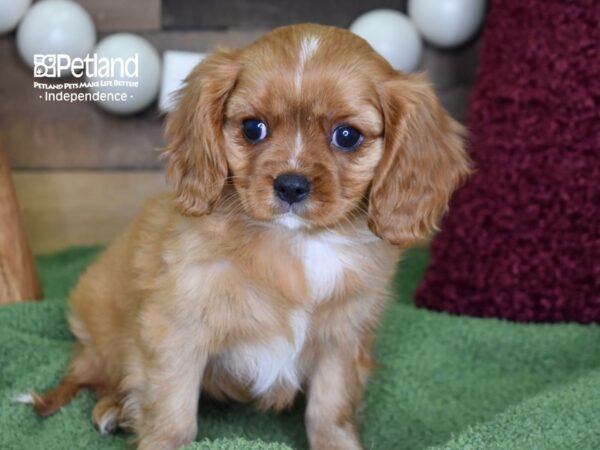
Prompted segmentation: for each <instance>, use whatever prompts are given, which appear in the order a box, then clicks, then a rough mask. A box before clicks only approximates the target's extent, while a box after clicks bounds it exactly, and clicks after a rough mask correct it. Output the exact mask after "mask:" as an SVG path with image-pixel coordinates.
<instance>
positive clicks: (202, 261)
mask: <svg viewBox="0 0 600 450" xmlns="http://www.w3.org/2000/svg"><path fill="white" fill-rule="evenodd" d="M462 134H463V130H462V128H461V126H459V125H458V124H457V123H456V122H455V121H454V120H452V119H451V118H450V117H449V116H448V114H447V113H446V112H445V111H444V110H443V109H442V107H441V106H440V105H439V103H438V101H437V100H436V98H435V96H434V93H433V91H432V89H431V87H430V86H429V85H428V84H427V83H426V82H425V80H424V79H423V77H421V76H420V75H407V74H404V73H401V72H397V71H395V70H393V69H392V68H391V67H390V65H389V64H388V63H387V62H386V61H385V60H384V59H383V58H381V57H380V56H379V55H378V54H377V53H375V52H374V51H373V49H372V48H371V47H370V46H369V45H368V44H367V43H366V42H365V41H363V40H362V39H360V38H359V37H357V36H356V35H354V34H352V33H350V32H348V31H345V30H341V29H337V28H332V27H326V26H319V25H298V26H290V27H284V28H279V29H276V30H274V31H272V32H270V33H268V34H266V35H265V36H264V37H262V38H261V39H259V40H258V41H256V42H255V43H254V44H252V45H250V46H249V47H247V48H245V49H243V50H220V51H217V52H216V53H214V54H213V55H212V56H210V57H208V58H207V59H205V60H204V61H203V62H202V63H201V64H199V65H198V66H197V67H196V68H195V69H194V70H193V72H192V73H191V74H190V75H189V77H188V78H187V80H186V85H185V87H184V88H183V90H182V91H181V94H180V98H179V102H178V107H177V109H176V111H175V112H173V113H172V114H171V116H170V117H169V119H168V123H167V128H166V135H167V139H168V144H167V146H166V149H165V150H164V155H166V156H167V157H168V178H169V179H170V181H171V182H172V184H173V185H174V191H175V192H174V193H173V194H169V195H163V196H160V197H158V198H155V199H153V200H151V201H150V202H149V203H148V204H147V205H146V206H145V208H144V209H143V211H142V212H141V214H140V215H139V216H138V217H137V219H136V220H135V221H134V223H133V224H132V225H131V226H130V227H129V229H127V230H126V231H125V232H124V234H122V235H121V236H120V237H119V238H118V239H117V240H116V241H115V242H113V243H112V245H110V247H108V248H107V249H106V251H104V253H103V254H102V255H101V256H100V257H99V259H98V260H97V261H96V262H95V263H94V264H93V265H91V266H90V267H89V269H88V270H87V271H86V272H85V274H84V275H83V276H82V277H81V279H80V281H79V284H78V285H77V287H76V288H75V289H74V291H73V293H72V295H71V300H70V306H71V311H70V316H69V323H70V328H71V331H72V332H73V334H74V335H75V337H76V338H77V348H76V351H75V354H74V357H73V360H72V362H71V365H70V367H69V370H68V372H67V373H66V375H65V377H64V379H63V381H62V382H61V384H60V385H59V386H58V387H57V388H56V389H55V390H53V391H50V392H48V393H46V394H43V395H39V396H38V395H35V394H32V395H31V401H32V403H33V406H34V408H35V410H36V411H37V412H38V413H39V414H41V415H43V416H46V415H49V414H52V413H53V412H55V411H56V410H57V409H58V408H59V407H60V406H61V405H64V404H65V403H67V402H68V401H69V400H70V399H71V398H72V397H73V396H74V395H75V394H76V393H77V392H78V391H79V390H80V389H81V388H82V387H86V388H90V389H92V390H94V391H95V393H96V395H97V403H96V405H95V407H94V410H93V412H92V419H93V421H94V423H95V424H96V425H97V427H98V428H99V429H100V431H101V432H112V431H114V430H116V429H117V428H123V429H126V430H131V431H133V432H134V433H136V434H137V437H138V440H137V443H138V448H139V449H143V450H150V449H156V450H158V449H160V450H164V449H176V448H178V447H180V446H182V445H184V444H187V443H189V442H190V441H192V440H194V438H195V437H196V433H197V409H198V398H199V395H200V392H201V391H202V392H203V393H204V394H206V395H209V396H211V397H215V398H217V399H230V400H236V401H240V402H252V403H254V404H255V405H256V406H258V407H259V408H261V409H263V408H264V409H266V408H274V409H276V410H280V409H282V408H285V407H287V406H289V405H291V404H292V402H293V400H294V397H295V396H296V394H297V393H298V392H299V391H304V392H306V395H307V400H308V404H307V409H306V426H307V432H308V437H309V442H310V446H311V448H312V449H323V450H324V449H327V450H332V449H344V450H349V449H360V448H361V444H360V441H359V437H358V434H357V429H356V425H355V413H356V410H357V407H358V406H359V403H360V401H361V395H362V392H363V389H364V386H365V383H366V381H367V376H368V374H369V371H370V369H371V367H372V365H373V364H372V360H371V356H370V350H371V343H372V340H373V328H374V326H375V325H376V323H377V320H378V318H379V316H380V315H381V313H382V310H383V308H384V306H385V303H386V301H387V298H388V288H389V285H390V280H391V279H392V275H393V273H394V269H395V267H396V263H397V262H398V259H399V256H400V252H401V249H402V248H404V247H406V246H408V245H411V244H413V243H415V242H416V241H419V240H422V239H423V238H424V237H426V236H427V234H428V233H429V232H430V231H431V230H432V229H433V228H434V227H435V225H436V222H437V220H438V219H439V217H440V215H441V214H442V213H443V212H444V211H445V209H446V207H447V204H448V200H449V198H450V196H451V194H452V192H453V191H454V190H455V188H456V187H457V186H458V184H459V182H460V181H461V179H462V178H463V177H464V176H466V175H467V174H468V172H469V162H468V158H467V155H466V153H465V151H464V149H463V139H462Z"/></svg>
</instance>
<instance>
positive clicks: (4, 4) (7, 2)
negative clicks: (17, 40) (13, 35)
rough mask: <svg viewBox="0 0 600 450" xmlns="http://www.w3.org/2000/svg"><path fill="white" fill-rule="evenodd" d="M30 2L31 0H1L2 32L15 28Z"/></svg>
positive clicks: (0, 27) (0, 32)
mask: <svg viewBox="0 0 600 450" xmlns="http://www.w3.org/2000/svg"><path fill="white" fill-rule="evenodd" d="M30 4H31V0H0V34H5V33H10V32H11V31H12V30H14V29H15V27H16V26H17V24H18V23H19V20H21V18H22V17H23V14H25V11H27V8H29V5H30Z"/></svg>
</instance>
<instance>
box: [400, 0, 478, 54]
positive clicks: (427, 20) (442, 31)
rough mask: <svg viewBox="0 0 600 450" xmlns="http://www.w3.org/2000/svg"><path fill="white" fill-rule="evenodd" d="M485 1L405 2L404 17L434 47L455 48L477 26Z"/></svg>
mask: <svg viewBox="0 0 600 450" xmlns="http://www.w3.org/2000/svg"><path fill="white" fill-rule="evenodd" d="M484 14H485V0H409V1H408V15H409V16H410V18H411V19H412V20H413V22H414V23H415V25H416V26H417V28H418V29H419V32H420V33H421V35H422V36H423V38H424V39H425V40H426V41H427V42H430V43H432V44H433V45H436V46H438V47H444V48H450V47H457V46H459V45H461V44H464V43H465V42H467V41H468V40H469V39H470V38H471V37H473V35H475V33H476V32H477V30H478V29H479V28H480V27H481V23H482V22H483V16H484Z"/></svg>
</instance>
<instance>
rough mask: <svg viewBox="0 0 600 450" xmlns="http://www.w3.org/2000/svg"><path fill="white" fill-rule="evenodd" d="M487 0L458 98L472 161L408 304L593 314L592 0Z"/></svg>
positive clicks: (576, 317)
mask: <svg viewBox="0 0 600 450" xmlns="http://www.w3.org/2000/svg"><path fill="white" fill-rule="evenodd" d="M490 3H491V8H490V12H489V15H488V17H487V20H486V24H485V28H484V33H483V45H482V48H481V63H480V67H479V70H478V76H477V82H476V86H475V88H474V91H473V94H472V97H471V105H470V110H469V129H470V131H471V139H472V147H471V153H472V155H473V158H474V160H475V164H476V168H477V173H476V175H475V176H474V177H473V178H472V180H471V181H470V183H469V184H468V185H467V186H465V187H464V188H463V189H462V190H460V191H459V192H458V193H457V194H456V195H455V197H454V198H453V200H452V202H451V205H450V213H449V215H448V216H447V217H446V218H445V220H444V223H443V226H442V231H441V232H440V234H438V235H437V236H436V238H435V239H434V241H433V244H432V248H431V249H432V263H431V266H430V267H429V269H428V272H427V274H426V277H425V279H424V281H423V283H422V285H421V286H420V288H419V290H418V292H417V296H416V301H417V304H418V305H419V306H423V307H427V308H431V309H436V310H443V311H447V312H450V313H456V314H467V315H473V316H485V317H502V318H506V319H512V320H520V321H534V322H542V321H545V322H555V321H578V322H592V321H594V322H600V49H599V48H600V2H598V1H595V0H587V1H584V0H579V1H558V0H492V1H491V2H490Z"/></svg>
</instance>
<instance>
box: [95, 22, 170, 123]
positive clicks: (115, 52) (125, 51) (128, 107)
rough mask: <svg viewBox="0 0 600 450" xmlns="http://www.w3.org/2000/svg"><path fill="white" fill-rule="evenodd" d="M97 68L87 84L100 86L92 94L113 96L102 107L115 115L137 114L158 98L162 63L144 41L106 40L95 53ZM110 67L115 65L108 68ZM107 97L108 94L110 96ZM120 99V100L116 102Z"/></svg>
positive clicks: (115, 37)
mask: <svg viewBox="0 0 600 450" xmlns="http://www.w3.org/2000/svg"><path fill="white" fill-rule="evenodd" d="M93 56H94V58H95V60H96V61H97V63H95V64H94V65H96V66H97V67H95V68H92V71H94V70H95V72H93V73H91V74H90V76H88V77H87V81H88V82H90V83H98V84H99V85H98V86H94V87H90V88H89V91H90V92H92V93H99V94H110V96H108V97H110V98H109V99H104V100H103V99H99V100H98V101H96V103H97V104H98V106H100V107H101V108H103V109H105V110H107V111H110V112H112V113H115V114H133V113H136V112H139V111H141V110H143V109H145V108H146V107H148V106H149V105H150V104H151V103H152V102H153V101H154V99H156V97H157V95H158V89H159V86H160V74H161V63H160V56H159V54H158V52H157V51H156V50H155V48H154V47H153V46H152V45H151V44H150V43H149V42H148V41H147V40H146V39H144V38H142V37H140V36H138V35H135V34H131V33H117V34H113V35H111V36H108V37H106V38H104V39H103V40H102V41H100V42H99V43H98V45H97V46H96V48H95V49H94V51H93ZM106 64H110V65H111V66H112V72H111V73H109V74H107V70H111V66H109V67H108V68H107V66H106ZM106 96H107V95H105V97H106ZM116 98H118V100H116Z"/></svg>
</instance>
